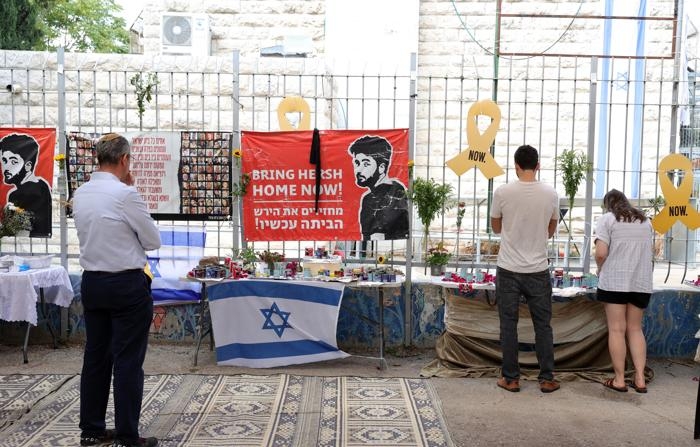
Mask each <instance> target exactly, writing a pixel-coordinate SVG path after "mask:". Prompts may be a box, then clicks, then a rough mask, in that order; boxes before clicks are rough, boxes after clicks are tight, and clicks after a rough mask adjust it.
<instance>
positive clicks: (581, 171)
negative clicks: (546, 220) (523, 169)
mask: <svg viewBox="0 0 700 447" xmlns="http://www.w3.org/2000/svg"><path fill="white" fill-rule="evenodd" d="M557 167H558V168H559V169H560V170H561V175H562V181H563V183H564V192H565V193H566V198H567V202H568V205H569V211H568V213H569V226H568V233H569V237H568V240H567V242H566V253H567V257H566V269H567V270H568V269H569V256H568V253H569V246H570V245H571V240H572V234H571V231H572V228H571V223H572V214H573V213H572V210H573V208H574V199H575V198H576V192H577V191H578V188H579V186H580V185H581V182H583V179H584V178H585V177H586V175H588V174H589V173H590V172H591V170H592V169H593V164H592V163H591V162H590V161H589V160H588V157H587V156H586V155H585V154H583V153H582V152H579V151H577V150H575V149H566V150H565V151H564V152H562V153H561V154H559V156H558V157H557Z"/></svg>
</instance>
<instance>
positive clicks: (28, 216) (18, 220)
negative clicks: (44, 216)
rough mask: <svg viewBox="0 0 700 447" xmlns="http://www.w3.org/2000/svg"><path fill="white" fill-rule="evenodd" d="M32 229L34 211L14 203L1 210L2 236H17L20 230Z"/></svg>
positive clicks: (0, 228) (0, 233)
mask: <svg viewBox="0 0 700 447" xmlns="http://www.w3.org/2000/svg"><path fill="white" fill-rule="evenodd" d="M31 229H32V213H30V212H29V211H26V210H24V209H22V208H20V207H17V206H15V205H14V204H13V203H11V202H10V203H8V204H7V206H6V207H5V209H3V210H0V237H4V236H16V235H17V233H19V232H20V231H29V230H31Z"/></svg>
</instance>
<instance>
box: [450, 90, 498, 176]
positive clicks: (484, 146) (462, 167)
mask: <svg viewBox="0 0 700 447" xmlns="http://www.w3.org/2000/svg"><path fill="white" fill-rule="evenodd" d="M479 115H486V116H489V117H491V124H490V125H489V127H487V128H486V130H485V131H484V133H483V134H480V133H479V128H478V127H477V125H476V120H477V117H478V116H479ZM500 123H501V110H500V109H499V108H498V105H497V104H496V103H495V102H493V101H491V100H490V99H484V100H481V101H477V102H475V103H474V104H472V106H471V107H470V108H469V112H468V113H467V143H468V144H469V147H468V148H467V149H465V150H464V151H463V152H461V153H459V154H458V155H456V156H455V157H453V158H451V159H450V160H448V161H447V162H446V163H445V164H446V165H447V166H448V167H449V168H450V169H452V170H453V171H454V172H455V174H457V175H462V174H464V173H465V172H467V171H468V170H469V169H471V168H474V167H476V168H478V169H479V170H480V171H481V173H482V174H484V176H485V177H486V178H494V177H496V176H498V175H502V174H503V168H501V167H500V166H499V165H498V163H496V160H494V159H493V156H492V155H491V152H490V148H491V144H492V143H493V142H494V140H495V139H496V132H497V131H498V126H499V124H500Z"/></svg>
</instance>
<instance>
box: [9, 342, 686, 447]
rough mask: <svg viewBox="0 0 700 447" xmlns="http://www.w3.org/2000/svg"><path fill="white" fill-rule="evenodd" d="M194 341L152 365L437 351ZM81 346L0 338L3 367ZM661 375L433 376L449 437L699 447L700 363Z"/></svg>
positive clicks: (336, 370)
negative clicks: (292, 354)
mask: <svg viewBox="0 0 700 447" xmlns="http://www.w3.org/2000/svg"><path fill="white" fill-rule="evenodd" d="M192 352H193V346H192V345H191V344H166V343H158V342H154V343H152V344H151V346H150V347H149V351H148V355H147V358H146V365H145V370H146V373H147V374H165V373H167V374H240V373H246V374H275V373H281V372H285V373H290V374H305V375H314V376H340V375H350V376H363V377H379V376H396V377H418V376H419V373H420V369H421V367H423V366H424V365H425V364H427V363H428V362H429V361H430V360H432V359H433V357H434V353H433V351H431V350H428V351H422V352H417V353H412V354H415V355H411V356H405V357H396V356H394V357H388V358H387V362H388V368H387V369H385V370H379V369H378V365H379V362H378V360H376V359H371V358H365V357H359V356H352V357H349V358H347V359H342V360H336V361H329V362H323V363H316V364H309V365H301V366H296V367H286V368H271V369H256V370H251V369H246V368H237V367H219V366H216V363H215V359H214V354H213V353H212V352H210V351H209V350H208V349H207V348H206V347H205V348H203V349H202V350H201V351H200V354H199V365H198V366H197V367H193V366H192ZM81 355H82V353H81V345H80V344H71V345H68V346H63V347H61V348H59V349H57V350H54V349H51V348H50V347H48V346H44V345H33V346H30V351H29V364H27V365H25V364H23V363H22V354H21V351H20V349H19V347H18V346H16V345H13V346H9V345H0V374H3V375H6V374H14V373H24V374H45V373H58V374H71V373H79V372H80V367H81V364H82V358H81ZM650 366H651V367H652V369H654V372H655V376H656V377H655V379H654V381H653V382H652V383H651V384H649V393H648V394H637V393H635V392H632V391H631V392H628V393H617V392H614V391H611V390H608V389H605V388H604V387H603V386H602V385H600V384H598V383H592V382H583V381H579V382H568V383H564V384H562V389H561V390H560V391H557V392H555V393H553V394H548V395H547V394H542V393H541V392H540V391H539V389H538V388H537V384H536V382H525V383H524V384H522V388H523V389H522V391H521V392H520V393H509V392H507V391H504V390H501V389H499V388H497V387H496V385H495V379H492V378H480V379H440V378H432V379H430V380H431V381H432V383H433V384H434V386H435V388H436V389H437V391H438V393H439V395H440V399H441V403H442V408H443V411H444V413H445V417H446V419H447V424H448V427H449V430H450V433H451V436H452V438H453V440H454V442H455V445H457V446H465V447H467V446H469V447H471V446H505V445H514V444H516V443H517V445H519V446H621V445H629V446H674V447H676V446H678V447H680V446H700V440H697V441H696V440H693V427H694V418H695V402H696V396H697V390H698V376H700V367H698V365H697V364H696V363H694V362H692V361H691V360H666V359H652V360H651V361H650Z"/></svg>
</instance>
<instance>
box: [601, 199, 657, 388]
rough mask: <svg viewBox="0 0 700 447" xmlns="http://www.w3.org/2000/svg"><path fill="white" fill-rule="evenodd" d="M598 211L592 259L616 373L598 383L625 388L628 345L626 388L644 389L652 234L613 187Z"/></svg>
mask: <svg viewBox="0 0 700 447" xmlns="http://www.w3.org/2000/svg"><path fill="white" fill-rule="evenodd" d="M603 209H604V210H605V214H603V215H602V216H601V217H600V219H599V220H598V223H597V225H596V238H595V261H596V264H597V265H598V276H599V280H598V301H602V302H603V303H604V305H605V315H606V317H607V323H608V349H609V350H610V357H611V359H612V364H613V369H614V371H615V377H613V378H610V379H608V380H606V381H605V382H604V383H603V384H604V385H605V386H606V387H608V388H610V389H612V390H615V391H620V392H626V391H627V384H626V383H625V358H626V355H627V344H629V350H630V355H631V357H632V363H633V364H634V371H635V372H634V380H633V381H632V383H631V384H630V386H631V387H632V388H633V389H634V390H635V391H637V392H638V393H646V392H647V387H646V382H645V379H644V368H645V366H646V340H645V339H644V333H643V332H642V316H643V314H644V309H645V308H646V307H647V306H648V305H649V298H650V297H651V292H652V268H653V265H652V262H653V251H652V245H653V238H654V233H653V230H652V227H651V222H650V221H649V219H648V218H647V217H646V216H645V215H644V213H643V212H642V211H640V210H639V209H637V208H634V207H633V206H632V205H630V203H629V201H628V200H627V197H625V195H624V194H623V193H622V192H620V191H618V190H616V189H612V190H610V191H609V192H608V193H607V194H605V197H603Z"/></svg>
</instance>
